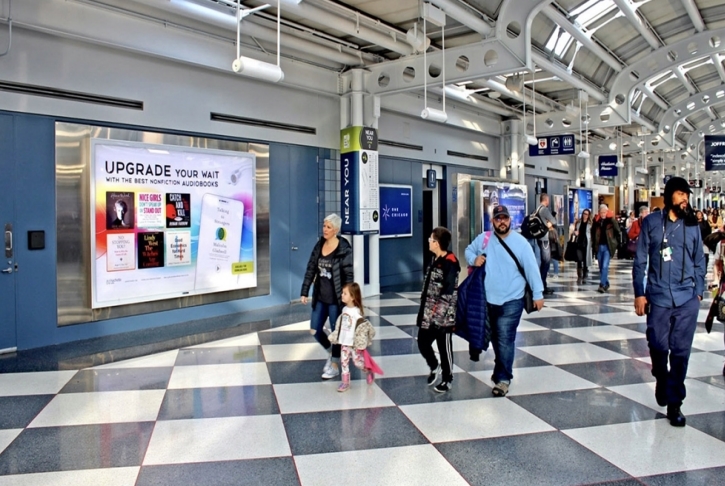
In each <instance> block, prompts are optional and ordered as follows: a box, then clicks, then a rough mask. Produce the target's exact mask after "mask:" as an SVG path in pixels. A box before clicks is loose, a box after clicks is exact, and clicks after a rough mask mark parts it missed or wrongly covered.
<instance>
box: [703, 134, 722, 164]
mask: <svg viewBox="0 0 725 486" xmlns="http://www.w3.org/2000/svg"><path fill="white" fill-rule="evenodd" d="M705 170H706V171H711V170H725V135H705Z"/></svg>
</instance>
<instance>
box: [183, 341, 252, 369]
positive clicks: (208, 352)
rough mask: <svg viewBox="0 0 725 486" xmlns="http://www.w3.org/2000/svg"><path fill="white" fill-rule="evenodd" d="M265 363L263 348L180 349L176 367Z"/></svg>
mask: <svg viewBox="0 0 725 486" xmlns="http://www.w3.org/2000/svg"><path fill="white" fill-rule="evenodd" d="M263 361H264V353H263V352H262V347H261V346H230V347H224V348H194V349H180V350H179V354H178V355H177V357H176V363H175V364H176V366H196V365H213V364H234V363H260V362H263Z"/></svg>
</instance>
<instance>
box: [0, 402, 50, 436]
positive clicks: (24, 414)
mask: <svg viewBox="0 0 725 486" xmlns="http://www.w3.org/2000/svg"><path fill="white" fill-rule="evenodd" d="M53 397H55V395H23V396H18V397H0V429H22V428H25V427H26V426H27V425H28V424H29V423H30V422H32V421H33V419H34V418H35V416H36V415H38V414H39V413H40V411H41V410H43V408H45V406H46V405H47V404H48V403H49V402H50V401H51V400H52V399H53Z"/></svg>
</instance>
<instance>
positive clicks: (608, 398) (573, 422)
mask: <svg viewBox="0 0 725 486" xmlns="http://www.w3.org/2000/svg"><path fill="white" fill-rule="evenodd" d="M509 399H510V400H511V401H513V402H514V403H516V404H518V405H520V406H522V407H524V408H525V409H526V410H528V411H529V412H531V413H533V414H534V415H536V416H537V417H539V418H540V419H542V420H543V421H545V422H547V423H548V424H551V425H552V426H554V427H556V428H557V429H560V430H565V429H577V428H580V427H594V426H597V425H611V424H619V423H628V422H637V421H640V420H652V419H654V418H656V417H657V416H658V414H657V412H655V411H654V410H652V409H650V408H648V407H645V406H644V405H640V404H639V403H637V402H635V401H633V400H630V399H628V398H625V397H623V396H622V395H618V394H616V393H614V392H612V391H609V390H605V389H602V388H595V389H590V390H574V391H564V392H557V393H542V394H539V395H524V396H512V397H509Z"/></svg>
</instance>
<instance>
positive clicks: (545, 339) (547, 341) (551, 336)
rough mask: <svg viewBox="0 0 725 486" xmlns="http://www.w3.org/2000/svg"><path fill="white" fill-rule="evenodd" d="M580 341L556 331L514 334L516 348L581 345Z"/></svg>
mask: <svg viewBox="0 0 725 486" xmlns="http://www.w3.org/2000/svg"><path fill="white" fill-rule="evenodd" d="M581 342H582V340H581V339H576V338H573V337H571V336H567V335H566V334H562V333H560V332H556V331H548V330H547V331H527V332H519V333H517V334H516V341H515V344H516V346H521V347H524V346H544V345H552V344H573V343H581Z"/></svg>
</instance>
